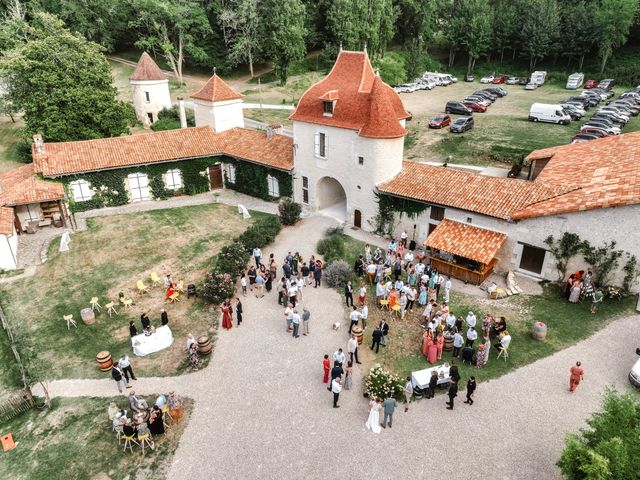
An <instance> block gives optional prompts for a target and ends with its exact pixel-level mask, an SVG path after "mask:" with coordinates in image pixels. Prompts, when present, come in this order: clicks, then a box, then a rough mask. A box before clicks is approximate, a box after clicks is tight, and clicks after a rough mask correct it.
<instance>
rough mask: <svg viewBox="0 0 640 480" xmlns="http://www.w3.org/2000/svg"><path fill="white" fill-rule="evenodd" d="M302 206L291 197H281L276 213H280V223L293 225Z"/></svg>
mask: <svg viewBox="0 0 640 480" xmlns="http://www.w3.org/2000/svg"><path fill="white" fill-rule="evenodd" d="M301 212H302V206H301V205H300V204H299V203H296V202H294V201H293V200H292V199H291V198H283V199H281V200H280V203H279V204H278V213H279V214H280V223H282V224H283V225H295V223H296V222H297V221H298V220H300V213H301Z"/></svg>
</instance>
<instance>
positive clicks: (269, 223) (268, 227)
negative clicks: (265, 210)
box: [236, 217, 282, 253]
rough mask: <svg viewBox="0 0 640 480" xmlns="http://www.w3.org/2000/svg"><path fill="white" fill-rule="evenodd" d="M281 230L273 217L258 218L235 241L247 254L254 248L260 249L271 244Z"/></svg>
mask: <svg viewBox="0 0 640 480" xmlns="http://www.w3.org/2000/svg"><path fill="white" fill-rule="evenodd" d="M280 230H282V225H281V224H280V222H277V221H275V220H274V218H273V217H266V218H260V219H258V220H256V222H255V223H254V224H253V225H251V226H250V227H249V228H247V229H246V230H245V231H244V232H242V233H241V234H240V236H238V238H237V239H236V241H238V242H240V243H242V244H243V245H244V247H245V250H246V252H247V253H251V251H252V250H253V249H254V248H255V247H258V248H262V247H264V246H266V245H269V244H270V243H272V242H273V241H274V240H275V239H276V236H278V233H280Z"/></svg>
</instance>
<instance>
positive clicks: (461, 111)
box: [444, 102, 473, 115]
mask: <svg viewBox="0 0 640 480" xmlns="http://www.w3.org/2000/svg"><path fill="white" fill-rule="evenodd" d="M444 112H445V113H455V114H458V115H471V114H472V113H473V112H472V111H471V109H470V108H468V107H466V106H465V105H464V103H462V102H447V105H446V106H445V107H444Z"/></svg>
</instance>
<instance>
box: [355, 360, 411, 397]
mask: <svg viewBox="0 0 640 480" xmlns="http://www.w3.org/2000/svg"><path fill="white" fill-rule="evenodd" d="M364 392H365V394H366V395H368V396H369V397H376V398H382V399H385V398H388V397H393V398H395V399H396V400H399V401H400V400H402V399H403V398H404V381H403V380H402V379H401V378H400V377H399V376H398V375H395V374H393V373H391V372H389V371H387V370H385V369H383V368H382V367H381V366H380V365H379V364H376V365H375V366H374V367H373V368H372V369H371V370H370V371H369V374H368V375H367V376H366V377H364Z"/></svg>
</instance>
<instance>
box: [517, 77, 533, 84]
mask: <svg viewBox="0 0 640 480" xmlns="http://www.w3.org/2000/svg"><path fill="white" fill-rule="evenodd" d="M530 81H531V79H530V78H529V77H518V85H528V84H529V83H530Z"/></svg>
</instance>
